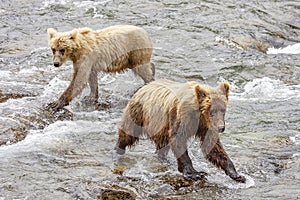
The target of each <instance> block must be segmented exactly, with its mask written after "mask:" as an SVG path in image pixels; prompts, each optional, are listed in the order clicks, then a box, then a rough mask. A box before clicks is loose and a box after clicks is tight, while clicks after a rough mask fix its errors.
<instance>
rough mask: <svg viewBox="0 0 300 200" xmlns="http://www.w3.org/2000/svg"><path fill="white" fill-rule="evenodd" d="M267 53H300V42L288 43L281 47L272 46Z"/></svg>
mask: <svg viewBox="0 0 300 200" xmlns="http://www.w3.org/2000/svg"><path fill="white" fill-rule="evenodd" d="M267 54H300V43H296V44H293V45H288V46H286V47H284V48H279V49H276V48H274V47H271V48H269V49H268V50H267Z"/></svg>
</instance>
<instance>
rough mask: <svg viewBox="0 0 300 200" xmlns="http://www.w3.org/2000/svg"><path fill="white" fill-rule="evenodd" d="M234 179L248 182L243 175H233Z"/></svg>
mask: <svg viewBox="0 0 300 200" xmlns="http://www.w3.org/2000/svg"><path fill="white" fill-rule="evenodd" d="M231 178H232V179H233V180H235V181H236V182H240V183H246V178H245V177H244V176H242V175H239V174H238V175H236V176H233V177H231Z"/></svg>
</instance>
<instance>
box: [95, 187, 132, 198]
mask: <svg viewBox="0 0 300 200" xmlns="http://www.w3.org/2000/svg"><path fill="white" fill-rule="evenodd" d="M97 198H98V199H102V200H117V199H120V200H122V199H124V200H125V199H126V200H127V199H128V200H131V199H136V194H135V193H134V192H133V191H131V190H129V189H127V188H123V187H120V186H118V185H112V186H105V188H102V189H101V192H100V195H98V196H97Z"/></svg>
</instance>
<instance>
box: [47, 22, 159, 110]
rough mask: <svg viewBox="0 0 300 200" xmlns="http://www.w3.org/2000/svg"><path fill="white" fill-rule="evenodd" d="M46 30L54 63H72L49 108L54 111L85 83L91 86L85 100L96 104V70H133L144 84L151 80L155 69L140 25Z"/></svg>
mask: <svg viewBox="0 0 300 200" xmlns="http://www.w3.org/2000/svg"><path fill="white" fill-rule="evenodd" d="M47 32H48V38H49V47H50V48H51V50H52V54H53V64H54V66H55V67H60V66H61V65H62V64H63V63H65V62H66V61H67V60H71V61H72V62H73V73H72V77H71V82H70V84H69V86H68V87H67V88H66V90H65V91H64V92H63V94H62V95H61V96H60V98H59V99H58V100H57V101H55V102H52V103H50V104H48V106H47V107H48V108H52V109H53V110H55V111H57V110H59V109H61V108H63V107H64V106H66V105H68V104H69V103H70V102H71V101H72V99H74V98H75V97H76V96H77V95H78V94H80V93H81V92H82V90H83V89H84V87H85V86H86V85H87V84H89V86H90V89H91V92H90V95H89V96H88V98H87V100H89V102H95V103H96V102H97V100H98V76H97V75H98V72H99V71H103V72H112V73H116V72H122V71H124V70H125V69H132V71H133V72H134V74H135V75H138V76H140V77H141V78H142V79H143V80H144V82H145V84H146V83H149V82H150V81H153V80H154V74H155V69H154V65H153V64H152V63H151V62H150V59H151V56H152V50H153V48H152V43H151V40H150V37H149V35H148V33H147V32H146V31H145V30H144V29H142V28H139V27H136V26H131V25H117V26H111V27H108V28H105V29H101V30H96V31H94V30H92V29H89V28H80V29H74V30H72V31H70V32H57V31H56V30H55V29H53V28H49V29H48V30H47Z"/></svg>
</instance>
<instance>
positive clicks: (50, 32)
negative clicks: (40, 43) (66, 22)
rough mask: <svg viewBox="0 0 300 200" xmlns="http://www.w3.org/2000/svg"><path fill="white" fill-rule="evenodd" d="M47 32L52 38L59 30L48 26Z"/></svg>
mask: <svg viewBox="0 0 300 200" xmlns="http://www.w3.org/2000/svg"><path fill="white" fill-rule="evenodd" d="M47 33H48V38H49V39H52V38H53V37H55V36H56V34H57V31H56V30H55V29H54V28H48V29H47Z"/></svg>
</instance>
